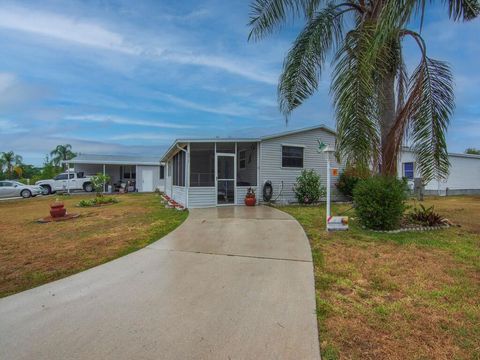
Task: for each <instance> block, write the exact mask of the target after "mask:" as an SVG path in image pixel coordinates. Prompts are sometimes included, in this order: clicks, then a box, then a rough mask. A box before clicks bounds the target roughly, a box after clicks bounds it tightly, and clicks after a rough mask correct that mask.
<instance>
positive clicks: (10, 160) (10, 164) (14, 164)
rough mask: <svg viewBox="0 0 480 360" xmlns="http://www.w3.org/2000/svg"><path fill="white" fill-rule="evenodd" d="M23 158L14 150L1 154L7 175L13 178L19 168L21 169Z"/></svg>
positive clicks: (0, 162) (1, 162)
mask: <svg viewBox="0 0 480 360" xmlns="http://www.w3.org/2000/svg"><path fill="white" fill-rule="evenodd" d="M22 162H23V158H22V157H21V156H20V155H17V154H15V153H14V152H13V151H7V152H2V153H1V154H0V164H1V165H2V169H5V173H6V174H7V177H9V178H11V177H12V176H13V174H14V173H15V172H17V169H21V166H22Z"/></svg>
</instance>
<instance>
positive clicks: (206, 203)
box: [188, 187, 217, 208]
mask: <svg viewBox="0 0 480 360" xmlns="http://www.w3.org/2000/svg"><path fill="white" fill-rule="evenodd" d="M212 206H217V197H216V194H215V187H191V188H189V189H188V207H190V208H199V207H212Z"/></svg>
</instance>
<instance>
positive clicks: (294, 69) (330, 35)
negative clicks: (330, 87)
mask: <svg viewBox="0 0 480 360" xmlns="http://www.w3.org/2000/svg"><path fill="white" fill-rule="evenodd" d="M342 17H343V14H342V13H339V11H338V10H337V9H336V7H335V6H334V5H329V6H327V7H326V8H324V9H323V10H322V11H321V12H319V13H318V14H317V15H316V16H315V17H314V18H313V19H312V20H311V21H309V23H308V24H307V26H306V27H305V29H304V30H303V31H302V32H301V33H300V35H299V36H298V37H297V39H296V40H295V42H294V43H293V46H292V48H291V49H290V51H289V52H288V55H287V57H286V58H285V61H284V64H283V72H282V74H281V76H280V81H279V85H278V98H279V104H280V110H281V111H282V113H283V114H285V115H286V116H288V114H289V113H290V112H291V111H292V110H293V109H295V108H296V107H297V106H299V105H301V104H302V103H303V101H304V100H306V99H307V98H308V97H310V96H311V95H312V94H313V93H314V92H315V91H316V90H317V87H318V81H319V78H320V74H321V70H322V67H323V65H324V62H325V58H326V56H327V54H328V53H329V51H330V50H334V48H335V46H336V44H338V43H340V42H341V41H342V38H343V21H342Z"/></svg>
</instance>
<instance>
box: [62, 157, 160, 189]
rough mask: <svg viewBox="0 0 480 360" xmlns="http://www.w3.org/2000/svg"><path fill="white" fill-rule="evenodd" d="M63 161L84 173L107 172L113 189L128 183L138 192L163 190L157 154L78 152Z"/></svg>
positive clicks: (76, 170)
mask: <svg viewBox="0 0 480 360" xmlns="http://www.w3.org/2000/svg"><path fill="white" fill-rule="evenodd" d="M65 163H66V164H67V165H68V166H69V167H71V166H72V165H73V168H74V171H75V172H83V173H85V175H95V174H98V173H102V174H107V175H108V176H110V182H109V183H108V185H112V188H113V189H114V188H115V186H116V185H118V184H121V183H128V184H131V186H132V187H133V188H134V190H135V191H139V192H151V191H155V190H156V189H158V190H160V191H164V190H165V168H164V165H163V164H161V163H160V157H159V156H133V155H92V154H78V155H77V156H76V157H75V158H73V159H71V160H68V161H65Z"/></svg>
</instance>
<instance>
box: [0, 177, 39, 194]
mask: <svg viewBox="0 0 480 360" xmlns="http://www.w3.org/2000/svg"><path fill="white" fill-rule="evenodd" d="M42 193H43V191H42V188H41V187H40V186H34V185H25V184H22V183H20V182H18V181H13V180H2V181H0V198H8V197H18V196H21V197H23V198H29V197H31V196H37V195H41V194H42Z"/></svg>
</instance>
